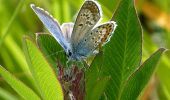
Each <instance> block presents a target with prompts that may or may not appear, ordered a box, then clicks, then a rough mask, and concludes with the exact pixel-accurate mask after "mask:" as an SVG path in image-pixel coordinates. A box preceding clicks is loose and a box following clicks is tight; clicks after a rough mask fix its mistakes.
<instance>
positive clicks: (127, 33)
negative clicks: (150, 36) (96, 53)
mask: <svg viewBox="0 0 170 100" xmlns="http://www.w3.org/2000/svg"><path fill="white" fill-rule="evenodd" d="M112 20H114V21H116V23H117V25H118V26H117V28H116V30H115V33H114V34H113V36H112V38H111V40H110V42H108V43H107V44H106V46H105V47H104V61H103V66H102V67H103V68H104V69H103V71H104V74H105V75H108V76H109V75H110V76H111V78H112V79H111V80H110V82H109V84H108V86H107V88H106V96H107V98H108V99H111V100H115V99H118V98H119V96H120V94H121V91H122V89H123V88H122V86H123V84H124V82H125V81H126V80H127V79H128V77H129V76H130V75H131V74H132V73H133V72H134V71H135V69H136V68H137V67H138V66H139V65H140V62H141V58H142V29H141V26H140V22H139V20H138V17H137V14H136V10H135V8H134V1H133V0H121V1H120V4H119V6H118V8H117V10H116V12H115V14H114V16H113V18H112Z"/></svg>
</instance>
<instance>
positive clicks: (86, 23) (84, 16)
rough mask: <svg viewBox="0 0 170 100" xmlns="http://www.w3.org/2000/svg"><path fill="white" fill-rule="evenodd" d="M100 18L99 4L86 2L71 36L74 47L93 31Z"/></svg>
mask: <svg viewBox="0 0 170 100" xmlns="http://www.w3.org/2000/svg"><path fill="white" fill-rule="evenodd" d="M100 18H101V13H100V10H99V6H98V5H97V3H96V2H95V1H85V3H84V4H83V5H82V7H81V9H80V11H79V13H78V16H77V18H76V22H75V25H74V28H73V32H72V35H71V39H72V44H73V46H76V45H77V43H78V42H79V41H80V40H81V39H82V38H83V37H84V35H85V34H86V33H88V32H89V31H91V29H92V28H93V27H94V26H95V25H96V23H97V22H98V21H99V20H100Z"/></svg>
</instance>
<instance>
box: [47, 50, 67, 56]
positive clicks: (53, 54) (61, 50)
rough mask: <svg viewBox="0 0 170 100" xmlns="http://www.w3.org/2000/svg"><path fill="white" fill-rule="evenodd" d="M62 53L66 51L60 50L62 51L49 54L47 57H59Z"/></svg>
mask: <svg viewBox="0 0 170 100" xmlns="http://www.w3.org/2000/svg"><path fill="white" fill-rule="evenodd" d="M62 52H64V50H60V51H57V52H55V53H52V54H49V55H47V56H46V57H50V56H53V55H57V54H59V53H62Z"/></svg>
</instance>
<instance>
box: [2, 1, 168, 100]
mask: <svg viewBox="0 0 170 100" xmlns="http://www.w3.org/2000/svg"><path fill="white" fill-rule="evenodd" d="M113 18H114V20H115V21H116V22H117V24H118V27H117V29H116V31H115V33H114V35H113V37H112V38H111V40H110V42H109V43H108V44H107V45H106V46H105V47H103V49H102V52H101V53H99V54H98V55H97V56H96V57H95V58H94V60H93V62H92V64H91V66H90V68H89V69H87V70H86V71H85V80H86V82H85V83H86V86H85V88H86V97H85V98H86V99H87V100H94V99H109V100H110V99H111V100H127V99H128V100H133V99H136V98H137V97H139V95H140V93H141V91H142V90H143V89H144V87H145V86H146V84H147V83H148V81H149V79H150V77H151V76H152V74H153V72H154V70H155V68H156V64H157V62H158V61H159V59H160V56H161V55H162V53H163V52H164V51H165V49H164V48H160V49H159V50H158V51H156V52H155V53H154V54H153V55H152V56H151V57H150V58H148V59H147V60H146V61H145V62H144V63H143V64H141V59H142V29H141V25H140V23H139V20H138V16H137V14H136V10H135V8H134V2H133V0H122V1H121V2H120V4H119V6H118V8H117V10H116V12H115V14H114V16H113ZM112 20H113V19H112ZM36 39H37V41H35V40H34V39H30V38H28V37H26V38H24V41H23V43H24V44H23V45H24V49H25V55H26V58H27V62H28V64H29V70H30V72H31V74H32V76H33V79H34V80H33V83H34V86H35V88H36V89H35V90H32V89H30V88H29V87H28V86H26V85H24V83H22V82H21V81H19V80H18V79H16V78H14V76H12V75H11V74H10V73H9V72H8V71H6V70H5V69H4V68H3V67H2V66H1V67H0V74H1V76H2V77H3V78H4V79H5V80H6V81H7V83H8V84H10V86H11V87H12V88H13V89H14V90H15V91H16V92H17V93H18V94H19V95H20V96H21V97H22V98H24V99H30V98H32V99H46V100H51V99H59V100H60V99H63V95H64V94H63V91H62V88H61V84H60V82H59V80H58V75H57V74H58V69H57V68H58V67H57V61H60V62H61V64H63V65H65V63H66V61H67V59H66V57H65V55H64V54H63V53H57V54H56V52H58V51H61V50H62V48H61V47H60V46H59V45H58V44H57V42H56V41H55V39H54V38H53V37H51V36H50V35H48V34H39V35H38V37H36ZM36 42H37V44H38V45H36ZM51 54H55V55H51ZM48 55H51V56H48ZM18 84H19V85H18Z"/></svg>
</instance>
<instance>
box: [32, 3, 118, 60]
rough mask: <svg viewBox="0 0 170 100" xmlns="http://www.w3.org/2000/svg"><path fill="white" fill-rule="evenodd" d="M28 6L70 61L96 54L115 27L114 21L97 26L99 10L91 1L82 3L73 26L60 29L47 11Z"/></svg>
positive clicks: (67, 25) (66, 25) (99, 15)
mask: <svg viewBox="0 0 170 100" xmlns="http://www.w3.org/2000/svg"><path fill="white" fill-rule="evenodd" d="M30 6H31V8H32V9H33V11H34V12H35V13H36V15H37V16H38V18H39V19H40V20H41V21H42V23H43V24H44V26H45V27H46V28H47V30H48V31H49V32H50V33H51V34H52V36H53V37H54V38H55V39H56V41H57V42H58V43H59V44H60V45H61V47H62V48H63V49H64V51H65V52H66V54H67V56H68V57H69V59H71V60H82V59H85V58H87V57H89V56H91V55H95V54H96V53H98V48H99V46H103V45H104V44H106V43H107V42H108V41H109V40H110V37H111V36H112V34H113V33H114V30H115V29H116V26H117V25H116V22H114V21H108V22H106V23H103V24H100V25H98V24H97V23H98V22H99V21H100V19H101V9H100V6H99V5H98V3H97V2H96V1H93V0H86V1H85V2H84V4H83V5H82V7H81V9H80V11H79V13H78V15H77V18H76V21H75V23H74V24H73V23H64V24H62V26H61V27H60V25H59V23H58V22H57V20H56V19H54V18H53V17H52V15H50V14H49V13H48V12H47V11H45V10H43V9H42V8H40V7H36V6H35V5H34V4H31V5H30Z"/></svg>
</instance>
